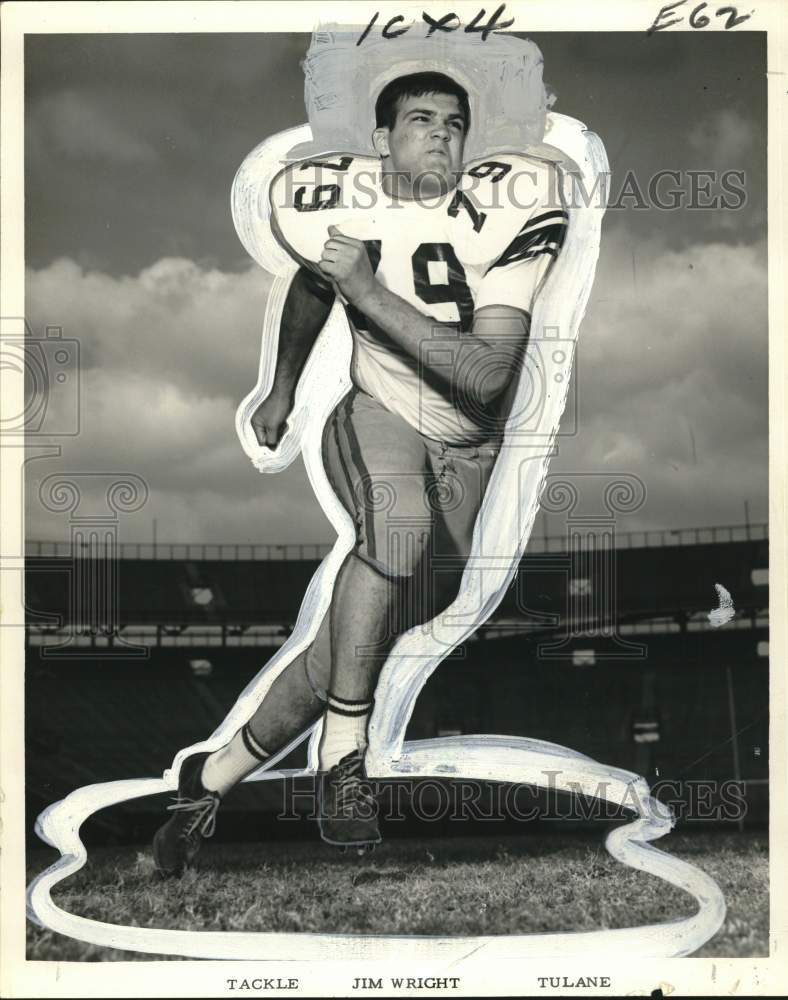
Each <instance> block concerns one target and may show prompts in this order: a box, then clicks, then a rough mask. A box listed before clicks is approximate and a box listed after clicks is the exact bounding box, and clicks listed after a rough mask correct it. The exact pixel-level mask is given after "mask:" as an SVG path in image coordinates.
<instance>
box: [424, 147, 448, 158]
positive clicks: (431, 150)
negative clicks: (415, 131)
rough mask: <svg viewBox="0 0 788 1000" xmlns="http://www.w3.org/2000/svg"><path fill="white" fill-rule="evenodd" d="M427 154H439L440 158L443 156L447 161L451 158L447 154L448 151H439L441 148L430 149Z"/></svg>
mask: <svg viewBox="0 0 788 1000" xmlns="http://www.w3.org/2000/svg"><path fill="white" fill-rule="evenodd" d="M427 153H428V154H429V153H437V154H438V156H443V157H445V158H446V159H447V160H448V158H449V154H448V153H447V152H446V150H445V149H439V148H436V149H428V150H427Z"/></svg>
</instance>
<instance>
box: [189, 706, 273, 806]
mask: <svg viewBox="0 0 788 1000" xmlns="http://www.w3.org/2000/svg"><path fill="white" fill-rule="evenodd" d="M270 756H271V755H270V754H269V753H268V752H267V751H266V750H264V749H263V748H262V747H261V746H260V744H259V743H258V742H257V740H256V739H255V738H254V736H253V735H252V733H251V730H250V729H249V724H248V723H247V724H246V725H245V726H243V727H242V728H241V729H239V730H238V732H237V733H236V734H235V736H233V738H232V739H231V740H230V742H229V743H228V744H227V745H226V746H223V747H222V748H221V750H217V751H216V752H215V753H212V754H211V755H210V757H208V759H207V760H206V761H205V763H204V764H203V768H202V783H203V785H204V786H205V787H206V788H207V789H208V790H209V791H211V792H218V793H219V795H226V794H227V793H228V792H229V791H230V789H231V788H232V787H233V786H234V785H237V784H238V782H239V781H242V780H243V779H244V778H245V777H246V776H247V774H251V773H252V771H256V770H257V768H258V767H259V766H260V765H261V764H264V763H265V762H266V761H267V760H268V759H269V757H270Z"/></svg>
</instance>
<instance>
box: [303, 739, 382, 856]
mask: <svg viewBox="0 0 788 1000" xmlns="http://www.w3.org/2000/svg"><path fill="white" fill-rule="evenodd" d="M366 778H367V776H366V773H365V771H364V758H363V756H362V755H361V752H360V751H359V750H355V751H353V752H352V753H349V754H347V756H345V757H343V758H342V760H341V761H340V762H339V763H338V764H335V765H334V766H333V767H332V768H331V769H330V770H329V772H328V773H327V774H325V775H323V777H322V779H321V782H320V785H319V790H320V794H319V798H318V818H317V825H318V828H319V830H320V836H321V837H322V838H323V840H324V841H325V842H326V843H327V844H334V845H335V846H336V847H340V848H342V850H343V852H344V850H345V849H346V848H349V847H351V848H352V847H355V848H357V849H359V850H358V851H357V853H363V852H364V851H365V850H371V849H372V847H373V846H374V845H375V844H379V843H380V841H381V836H380V830H379V829H378V819H377V815H378V804H377V802H376V801H375V796H374V795H373V793H372V789H371V787H370V785H369V782H368V781H367V780H366Z"/></svg>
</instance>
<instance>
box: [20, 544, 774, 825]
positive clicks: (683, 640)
mask: <svg viewBox="0 0 788 1000" xmlns="http://www.w3.org/2000/svg"><path fill="white" fill-rule="evenodd" d="M315 548H316V547H315ZM39 551H40V546H39ZM271 554H272V555H273V554H276V553H271ZM78 559H79V556H78V555H77V558H76V559H73V560H72V559H70V558H67V557H65V556H64V555H63V554H62V553H57V554H41V555H35V556H29V557H28V560H27V570H26V606H27V629H26V632H27V644H26V649H27V657H26V698H27V702H26V740H27V764H26V766H27V790H28V817H27V818H28V821H29V825H30V828H31V829H32V822H33V820H34V819H35V816H36V815H37V814H38V813H39V812H40V811H41V809H43V808H44V807H45V806H46V805H48V804H50V803H51V802H53V801H55V800H56V799H58V798H61V797H62V796H63V795H65V794H67V793H68V792H69V791H71V790H72V789H73V788H75V787H78V786H80V785H84V784H88V783H91V782H95V781H107V780H113V779H117V778H126V777H143V776H149V775H157V774H161V772H162V771H163V769H164V768H165V767H168V766H169V764H170V763H171V761H172V759H173V757H174V756H175V753H176V752H177V751H178V750H179V749H180V748H181V747H183V746H186V745H189V744H190V743H194V742H196V741H198V740H200V739H203V738H204V737H205V736H207V735H208V734H209V733H210V732H211V731H212V730H213V729H214V728H215V726H216V725H217V724H218V723H219V722H220V721H221V719H222V718H223V716H224V715H225V713H226V712H227V710H228V709H229V708H230V707H231V705H232V704H233V702H234V701H235V698H236V696H237V695H238V693H239V692H240V690H241V689H242V688H243V687H244V686H245V684H246V683H247V682H248V681H249V680H250V679H251V678H252V677H253V676H254V675H255V673H256V672H257V671H258V670H259V669H260V668H261V667H262V666H263V665H264V663H265V662H266V660H267V659H268V658H269V656H270V655H271V653H272V652H273V648H274V647H275V646H276V645H277V644H279V643H281V641H282V638H283V636H284V635H286V634H287V631H288V629H289V627H291V625H292V622H293V621H294V619H295V616H296V614H297V611H298V607H299V604H300V601H301V598H302V596H303V593H304V590H305V588H306V585H307V583H308V581H309V579H310V577H311V575H312V573H313V572H314V570H315V569H316V567H317V562H315V561H314V560H312V559H305V560H303V561H302V560H299V559H297V558H293V559H276V558H262V559H257V560H251V559H239V560H237V561H235V560H233V559H231V558H226V557H225V558H220V559H205V560H200V559H196V558H187V559H179V558H157V559H146V558H135V557H133V556H132V557H130V558H121V559H120V561H119V564H118V571H117V580H118V594H117V616H118V617H117V619H116V622H117V625H115V626H113V625H112V622H110V623H109V625H110V626H112V627H111V628H107V629H105V631H109V632H110V634H109V635H106V634H102V629H101V628H98V629H97V628H96V622H95V621H94V622H88V623H86V622H84V621H79V620H75V619H76V618H77V617H78V616H79V607H80V605H79V604H78V602H76V601H75V600H74V596H73V593H72V590H73V581H74V580H75V579H79V580H82V581H84V580H86V579H87V580H89V579H91V577H90V570H91V567H90V566H84V565H76V563H77V560H78ZM589 565H591V566H592V569H591V571H589ZM594 566H595V567H596V568H594ZM767 569H768V540H767V539H766V538H764V537H761V538H755V539H750V540H742V541H724V542H717V543H714V542H705V543H699V544H696V545H695V544H681V545H665V546H662V547H656V546H652V545H648V546H643V547H642V548H632V547H629V546H623V547H621V548H616V549H615V550H613V551H611V552H608V553H604V554H603V556H602V557H601V558H599V559H597V560H596V562H595V563H593V562H592V563H589V561H588V559H587V558H586V559H584V558H583V554H582V553H578V552H574V553H567V552H558V551H544V552H541V553H540V552H536V553H530V551H529V555H528V556H526V558H525V559H524V560H523V562H522V564H521V567H520V571H519V574H518V577H517V579H516V580H515V582H514V584H513V586H512V588H511V590H510V592H509V593H508V595H507V597H506V599H505V600H504V602H503V603H502V605H501V607H500V608H499V609H498V611H497V613H496V614H495V615H494V617H493V619H492V620H491V621H490V622H489V623H488V624H487V625H486V626H485V627H484V628H483V629H481V630H480V631H479V633H478V634H477V636H476V637H474V638H473V639H472V640H469V641H468V642H466V643H465V644H464V645H463V646H461V647H459V648H458V649H457V650H455V651H454V653H453V654H452V655H451V656H450V657H449V658H447V660H446V661H445V662H444V664H443V665H442V666H441V667H440V668H439V670H438V671H436V673H435V674H434V675H433V677H432V678H431V679H430V680H429V682H428V683H427V686H426V688H425V690H424V692H423V694H422V696H421V697H420V699H419V701H418V703H417V705H416V709H415V712H414V715H413V718H412V720H411V725H410V729H409V736H410V737H411V738H426V737H430V736H437V735H447V734H451V733H479V732H496V733H511V734H514V735H527V736H531V737H536V738H539V739H545V740H550V741H552V742H556V743H561V744H564V745H566V746H570V747H573V748H575V749H578V750H580V751H582V752H584V753H587V754H589V755H590V756H592V757H595V758H596V759H598V760H603V761H605V762H608V763H611V764H615V765H617V766H620V767H624V768H627V769H630V770H633V771H636V772H638V773H641V774H644V775H645V776H646V777H647V778H648V780H649V781H650V782H651V783H652V784H654V783H657V784H661V785H662V786H664V792H665V794H666V795H668V797H670V796H671V795H674V796H678V797H679V799H682V801H684V800H686V799H687V796H688V795H689V796H690V797H692V795H696V797H698V798H699V797H700V796H701V795H703V796H705V797H706V798H705V799H704V801H703V802H701V805H703V806H704V809H705V813H704V814H703V815H700V814H701V813H703V809H699V808H697V807H698V802H695V803H694V806H693V809H691V810H690V812H691V813H693V815H694V817H695V819H696V820H702V821H706V822H711V821H714V822H720V821H723V822H725V821H727V822H735V823H738V825H739V826H741V825H742V824H743V823H744V822H747V823H764V822H765V821H766V818H767V814H768V796H767V791H768V784H767V779H768V627H767V626H768V583H767V580H768V575H767ZM86 571H87V572H86ZM583 573H585V574H586V576H583V575H582V574H583ZM605 574H607V576H606V575H605ZM607 578H610V579H614V580H615V588H614V589H613V590H610V591H607V592H605V593H603V595H602V596H603V597H606V599H605V600H601V601H600V600H597V599H596V597H597V596H598V594H599V593H600V592H601V591H602V590H603V588H602V587H601V586H600V582H599V581H600V579H607ZM717 582H721V583H723V584H724V585H725V586H726V587H727V588H728V590H729V591H730V592H731V594H732V595H733V598H734V602H735V607H736V617H735V619H734V620H733V621H731V622H729V623H728V624H727V625H725V626H723V627H722V628H719V629H714V628H712V627H711V626H710V624H709V622H708V612H709V610H710V609H711V608H712V607H714V606H715V605H716V592H715V590H714V584H715V583H717ZM611 595H612V596H611ZM99 603H101V602H99ZM105 603H107V602H105ZM111 605H112V602H108V604H107V606H111ZM53 614H54V615H56V616H57V621H59V626H56V625H53V624H52V621H53V619H52V615H53ZM106 624H107V623H105V625H106ZM85 626H89V627H88V628H87V631H88V633H89V634H87V635H86V634H83V633H84V632H85V631H86V628H85ZM263 626H265V627H267V628H268V633H267V635H265V636H263V635H262V634H259V635H258V634H257V633H256V632H255V630H256V629H260V628H262V627H263ZM145 629H147V632H146V631H145ZM135 630H136V631H135ZM244 635H246V636H247V638H248V639H249V641H250V645H247V646H233V641H234V639H238V638H239V637H240V638H243V636H244ZM129 637H133V638H134V642H135V643H136V644H137V645H138V647H139V648H140V649H141V650H142V652H143V653H144V656H143V657H142V658H141V659H140V658H138V659H133V660H132V659H128V658H124V657H123V656H119V655H116V654H119V653H121V652H122V650H121V649H119V648H117V646H116V645H115V644H116V643H117V642H118V641H119V640H120V639H121V638H123V640H124V641H125V640H126V639H128V638H129ZM58 646H59V647H60V653H61V654H62V655H57V654H58V649H57V648H56V647H58ZM266 647H267V648H266ZM88 651H90V652H92V654H93V657H92V658H90V659H88V658H87V657H86V656H85V655H83V653H87V652H88ZM52 654H54V655H52ZM732 782H738V783H740V784H741V788H742V791H741V793H739V794H740V798H741V799H743V801H744V802H745V803H746V807H747V808H746V815H745V816H743V817H742V816H740V815H739V814H738V813H735V811H731V810H728V811H726V809H725V808H724V807H725V805H726V802H727V799H726V796H728V797H730V795H732V794H733V793H731V792H730V788H731V787H732V786H731V783H732ZM671 783H673V786H671ZM677 789H678V790H677ZM693 790H694V791H693ZM734 792H735V789H734ZM281 802H282V799H281V790H279V789H276V788H274V787H272V786H271V787H267V788H260V787H259V786H253V787H251V788H250V787H248V786H247V787H246V788H244V789H241V790H239V791H238V792H237V794H234V795H233V797H232V800H231V802H230V803H228V806H230V807H231V811H232V810H233V809H234V811H235V814H236V817H237V821H236V822H235V823H233V822H230V823H229V824H228V823H226V822H225V823H224V824H223V826H224V829H225V833H226V834H228V835H234V836H246V835H253V836H261V835H264V836H276V835H277V824H276V822H275V819H274V817H275V814H276V813H277V812H278V811H279V810H280V809H281ZM685 805H686V802H685ZM160 809H161V803H158V802H156V801H155V800H148V801H146V800H141V801H140V802H138V803H135V804H130V805H129V806H126V807H124V808H123V809H120V810H113V811H111V813H112V814H111V815H110V814H99V816H97V817H96V818H95V819H94V820H92V821H91V823H90V824H89V825H90V828H91V829H90V830H89V831H88V832H87V836H88V839H89V840H90V839H93V840H94V841H101V840H103V841H106V840H113V839H114V840H121V839H130V840H134V839H139V838H141V837H142V838H144V837H145V836H147V833H148V831H149V829H150V828H152V824H153V825H155V822H156V821H157V818H158V817H160ZM250 810H254V811H255V814H256V815H257V821H256V822H255V823H254V824H252V825H251V826H250V825H249V823H248V822H246V821H245V819H244V817H245V816H248V814H249V811H250ZM693 810H694V812H693ZM691 818H692V817H691ZM280 825H281V824H280ZM250 830H251V831H254V832H253V833H250V832H249V831H250ZM288 833H289V834H290V835H292V828H290V829H289V830H288Z"/></svg>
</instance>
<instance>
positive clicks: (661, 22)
mask: <svg viewBox="0 0 788 1000" xmlns="http://www.w3.org/2000/svg"><path fill="white" fill-rule="evenodd" d="M686 2H687V0H676V2H675V3H669V4H666V5H665V6H664V7H663V8H662V9H661V10H660V12H659V13H658V14H657V16H656V17H655V18H654V23H653V24H652V25H651V27H650V28H649V29H648V31H647V32H646V34H647V35H653V34H654V32H655V31H664V30H665V28H672V27H673V25H674V24H680V23H681V22H682V21H683V20H684V18H683V17H675V18H674V19H673V20H672V21H670V20H668V19H669V18H670V17H672V16H673V15H674V14H676V13H677V10H676V8H677V7H683V6H684V4H686ZM706 9H709V5H708V4H707V3H699V4H697V6H695V7H693V8H692V10H691V11H690V14H689V17H688V18H687V21H688V23H689V26H690V27H691V28H705V27H706V26H707V25H709V24H710V23H711V17H709V15H708V14H704V13H703V11H704V10H706ZM754 13H755V11H754V10H751V11H750V13H749V14H740V13H739V11H738V9H737V8H736V7H718V8H717V9H716V10H715V11H714V13H713V15H712V17H715V18H721V17H724V18H725V23H724V24H723V27H724V28H725V30H726V31H728V30H730V29H731V28H735V27H737V26H738V25H740V24H742V23H743V22H744V21H748V20H749V19H750V17H751V16H752V15H753V14H754Z"/></svg>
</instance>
